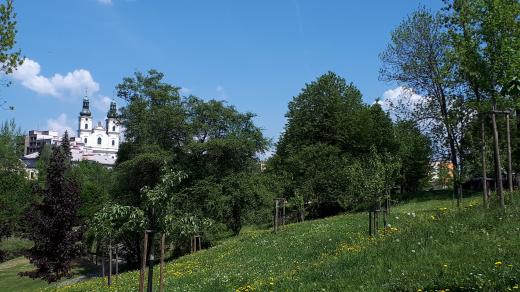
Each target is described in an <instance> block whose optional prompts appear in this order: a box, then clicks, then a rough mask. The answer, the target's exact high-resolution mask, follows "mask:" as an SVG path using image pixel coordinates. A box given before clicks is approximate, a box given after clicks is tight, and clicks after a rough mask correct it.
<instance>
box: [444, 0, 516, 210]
mask: <svg viewBox="0 0 520 292" xmlns="http://www.w3.org/2000/svg"><path fill="white" fill-rule="evenodd" d="M446 2H447V3H446V9H445V10H446V11H447V16H448V17H447V19H448V24H449V26H448V27H449V28H450V35H451V37H452V40H453V43H454V47H455V52H456V54H454V56H455V61H456V64H457V65H458V68H459V71H460V73H461V74H460V75H461V76H462V78H463V80H464V81H465V82H466V84H467V86H468V87H469V88H470V90H471V92H472V93H473V95H474V97H475V99H477V101H478V102H479V103H480V102H482V99H483V97H487V99H488V100H490V102H491V122H492V124H491V125H492V129H491V130H492V134H493V156H494V172H495V176H496V182H497V184H496V185H497V196H498V198H499V202H500V206H501V207H502V208H503V207H504V196H503V194H502V192H503V190H502V166H501V161H500V146H499V143H500V141H499V134H498V127H497V121H496V115H497V114H496V111H497V110H499V106H500V104H501V103H503V98H501V95H500V91H501V90H502V88H504V87H506V86H507V83H508V82H509V81H510V80H511V79H512V77H514V76H517V75H518V72H519V68H520V67H519V61H518V58H519V57H520V41H519V38H520V21H519V20H518V19H519V17H520V3H519V2H518V1H515V0H500V1H492V0H480V1H467V0H454V1H446ZM481 112H482V110H481ZM483 130H484V127H482V132H483ZM482 150H483V151H482V152H483V153H485V151H484V149H482ZM483 157H484V156H483ZM483 159H484V158H483ZM483 162H485V161H483ZM483 165H485V163H483Z"/></svg>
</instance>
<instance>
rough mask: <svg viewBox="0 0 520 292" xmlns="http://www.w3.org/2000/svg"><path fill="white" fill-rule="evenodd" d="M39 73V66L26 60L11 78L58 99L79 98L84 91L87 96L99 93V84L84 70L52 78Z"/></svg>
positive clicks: (37, 91) (56, 75) (39, 92)
mask: <svg viewBox="0 0 520 292" xmlns="http://www.w3.org/2000/svg"><path fill="white" fill-rule="evenodd" d="M40 72H41V66H40V64H38V62H36V61H34V60H31V59H28V58H26V59H25V60H24V63H23V64H22V65H21V66H20V67H18V68H17V69H16V71H14V72H13V73H12V77H13V78H14V79H15V80H17V81H19V82H20V83H21V84H22V85H23V86H24V87H26V88H28V89H30V90H32V91H34V92H36V93H38V94H41V95H50V96H54V97H59V98H66V97H71V96H72V97H76V96H81V95H83V94H84V92H85V90H88V92H89V94H94V93H96V92H98V91H99V84H98V83H97V82H96V81H94V78H92V75H91V74H90V72H89V71H87V70H85V69H76V70H74V71H72V72H68V73H66V74H65V75H61V74H58V73H56V74H54V75H53V76H52V77H45V76H43V75H41V74H40Z"/></svg>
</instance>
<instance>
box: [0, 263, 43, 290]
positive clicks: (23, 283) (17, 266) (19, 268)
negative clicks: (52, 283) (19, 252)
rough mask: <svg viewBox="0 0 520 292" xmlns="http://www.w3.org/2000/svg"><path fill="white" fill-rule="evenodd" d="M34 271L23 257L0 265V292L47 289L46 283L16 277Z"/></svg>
mask: <svg viewBox="0 0 520 292" xmlns="http://www.w3.org/2000/svg"><path fill="white" fill-rule="evenodd" d="M32 269H34V267H33V265H31V264H30V263H29V261H28V260H27V259H25V258H24V257H18V258H15V259H12V260H9V261H7V262H3V263H1V264H0V291H37V290H39V289H42V288H45V287H48V284H47V282H45V281H42V280H33V279H29V278H25V277H24V278H22V277H20V276H18V273H19V272H24V271H29V270H32Z"/></svg>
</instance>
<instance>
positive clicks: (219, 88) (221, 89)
mask: <svg viewBox="0 0 520 292" xmlns="http://www.w3.org/2000/svg"><path fill="white" fill-rule="evenodd" d="M215 91H217V96H218V98H219V99H224V100H225V99H227V98H228V96H227V94H226V90H225V89H224V86H222V85H217V88H215Z"/></svg>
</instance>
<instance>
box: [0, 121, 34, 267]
mask: <svg viewBox="0 0 520 292" xmlns="http://www.w3.org/2000/svg"><path fill="white" fill-rule="evenodd" d="M20 137H21V132H20V130H19V129H18V128H17V126H16V124H15V122H14V120H11V121H6V122H4V123H2V125H0V190H1V191H0V240H1V239H2V237H6V236H9V235H11V234H13V233H14V232H16V231H20V230H21V229H22V228H23V226H22V225H23V224H21V222H22V220H21V219H22V215H23V212H24V211H25V208H26V207H27V205H28V203H29V202H30V201H31V200H30V198H31V196H30V186H29V183H28V181H27V179H26V178H25V175H26V174H25V170H24V168H23V165H22V163H21V161H20V159H19V157H20V155H21V153H22V151H23V150H22V149H23V146H22V148H20V144H21V143H20ZM2 254H3V253H2V251H0V261H2V258H3V255H2Z"/></svg>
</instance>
